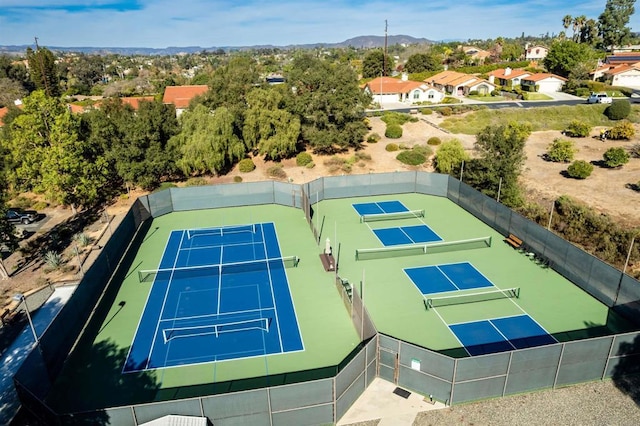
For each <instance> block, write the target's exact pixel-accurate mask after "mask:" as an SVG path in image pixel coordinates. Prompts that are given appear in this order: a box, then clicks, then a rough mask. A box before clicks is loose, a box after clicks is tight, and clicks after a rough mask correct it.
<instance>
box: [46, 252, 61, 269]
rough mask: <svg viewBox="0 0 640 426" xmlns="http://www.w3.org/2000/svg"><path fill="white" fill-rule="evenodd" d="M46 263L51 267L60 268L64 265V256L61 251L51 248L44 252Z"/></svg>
mask: <svg viewBox="0 0 640 426" xmlns="http://www.w3.org/2000/svg"><path fill="white" fill-rule="evenodd" d="M44 263H45V264H46V265H47V266H48V267H49V268H50V269H58V268H59V267H60V266H62V256H61V255H60V253H56V252H55V251H53V250H49V251H48V252H46V253H45V254H44Z"/></svg>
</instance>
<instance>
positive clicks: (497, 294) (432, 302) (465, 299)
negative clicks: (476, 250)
mask: <svg viewBox="0 0 640 426" xmlns="http://www.w3.org/2000/svg"><path fill="white" fill-rule="evenodd" d="M514 297H515V298H518V297H520V287H513V288H507V289H498V290H491V291H484V292H481V293H467V294H458V295H455V296H441V297H430V298H425V299H424V306H425V308H427V310H429V309H432V308H437V307H440V306H449V305H459V304H463V303H475V302H485V301H487V300H496V299H505V298H514Z"/></svg>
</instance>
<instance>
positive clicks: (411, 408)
mask: <svg viewBox="0 0 640 426" xmlns="http://www.w3.org/2000/svg"><path fill="white" fill-rule="evenodd" d="M395 388H396V385H394V384H393V383H391V382H388V381H386V380H384V379H381V378H379V377H376V378H375V379H373V382H371V384H370V385H369V387H368V388H367V389H365V391H364V393H363V394H362V395H360V398H358V399H357V400H356V402H355V403H354V404H353V405H352V406H351V408H349V410H348V411H347V413H346V414H345V415H344V416H342V419H340V421H339V422H338V423H337V425H338V426H346V425H349V424H352V423H359V422H366V421H373V420H377V419H380V422H379V423H378V426H405V425H407V426H411V425H412V424H413V421H414V420H415V418H416V415H417V414H418V413H420V412H422V411H429V410H438V409H441V408H445V407H446V406H445V405H444V404H442V403H441V402H435V401H434V402H433V403H431V402H430V401H429V399H428V398H425V397H424V396H423V395H420V394H418V393H414V392H412V393H411V395H409V397H408V398H406V399H405V398H403V397H401V396H399V395H396V394H394V393H393V390H394V389H395ZM407 390H408V389H407Z"/></svg>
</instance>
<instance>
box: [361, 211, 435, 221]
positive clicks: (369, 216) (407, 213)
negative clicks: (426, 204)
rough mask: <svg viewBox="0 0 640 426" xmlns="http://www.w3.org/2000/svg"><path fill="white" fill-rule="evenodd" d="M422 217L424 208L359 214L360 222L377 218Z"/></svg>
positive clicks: (377, 219)
mask: <svg viewBox="0 0 640 426" xmlns="http://www.w3.org/2000/svg"><path fill="white" fill-rule="evenodd" d="M421 217H424V210H407V211H404V212H393V213H373V214H363V215H360V222H375V221H379V220H394V219H412V218H421Z"/></svg>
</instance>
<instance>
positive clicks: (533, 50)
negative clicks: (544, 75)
mask: <svg viewBox="0 0 640 426" xmlns="http://www.w3.org/2000/svg"><path fill="white" fill-rule="evenodd" d="M548 54H549V49H548V48H546V47H544V46H526V47H525V50H524V59H525V60H527V61H541V60H543V59H544V58H546V57H547V55H548Z"/></svg>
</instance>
